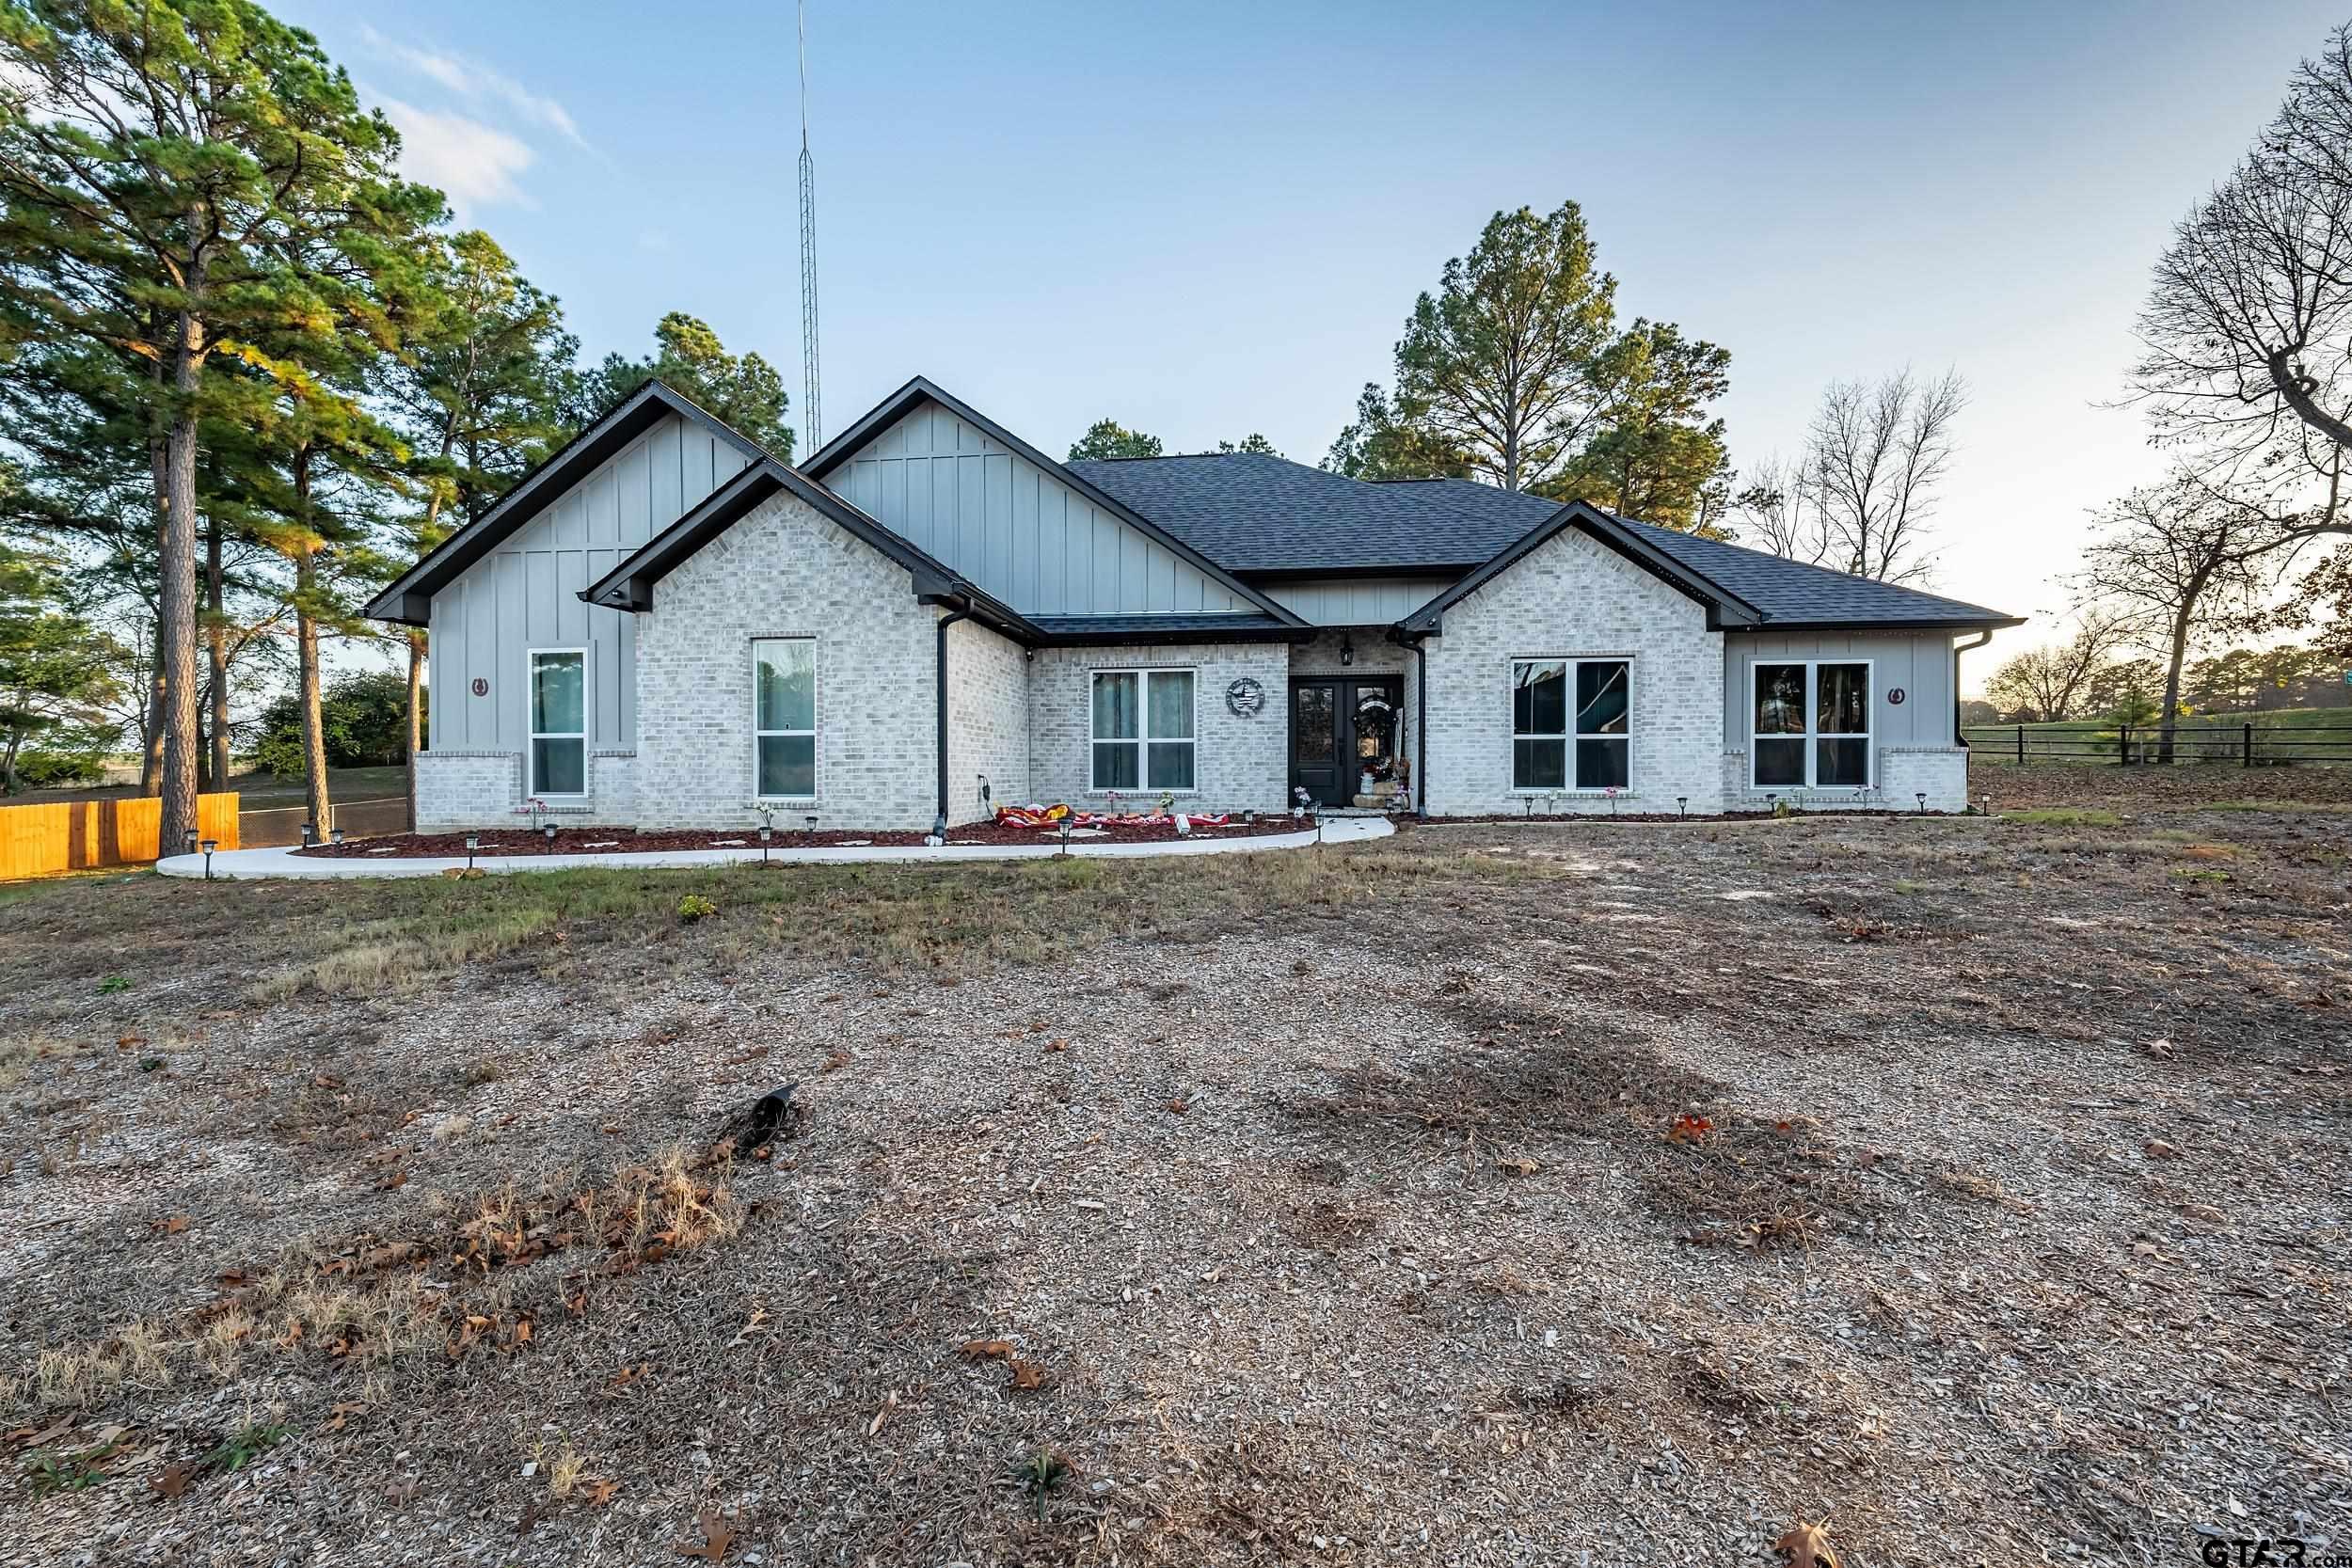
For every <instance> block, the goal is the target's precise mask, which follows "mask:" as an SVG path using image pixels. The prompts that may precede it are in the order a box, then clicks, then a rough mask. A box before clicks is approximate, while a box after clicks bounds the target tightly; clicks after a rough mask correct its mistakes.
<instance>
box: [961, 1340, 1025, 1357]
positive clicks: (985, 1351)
mask: <svg viewBox="0 0 2352 1568" xmlns="http://www.w3.org/2000/svg"><path fill="white" fill-rule="evenodd" d="M963 1354H964V1355H965V1357H966V1358H968V1359H970V1360H973V1361H1009V1360H1011V1359H1012V1355H1013V1347H1012V1341H1011V1340H1010V1339H966V1340H965V1341H964V1342H963Z"/></svg>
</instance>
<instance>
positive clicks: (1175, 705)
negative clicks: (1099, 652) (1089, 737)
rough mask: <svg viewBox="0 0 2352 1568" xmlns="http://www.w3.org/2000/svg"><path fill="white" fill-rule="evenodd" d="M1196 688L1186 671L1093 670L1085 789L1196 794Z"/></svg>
mask: <svg viewBox="0 0 2352 1568" xmlns="http://www.w3.org/2000/svg"><path fill="white" fill-rule="evenodd" d="M1195 684H1196V682H1195V678H1194V674H1193V672H1191V671H1190V670H1097V671H1096V672H1095V673H1094V702H1093V710H1094V727H1093V753H1094V761H1093V766H1092V768H1091V778H1090V780H1089V788H1092V789H1097V790H1103V789H1152V790H1158V789H1166V790H1189V789H1192V788H1194V787H1195V784H1194V780H1195V778H1196V776H1197V774H1196V769H1195V767H1194V752H1195V751H1196V750H1197V749H1198V746H1199V739H1198V727H1199V721H1198V716H1197V715H1196V713H1195V711H1194V704H1193V689H1194V686H1195Z"/></svg>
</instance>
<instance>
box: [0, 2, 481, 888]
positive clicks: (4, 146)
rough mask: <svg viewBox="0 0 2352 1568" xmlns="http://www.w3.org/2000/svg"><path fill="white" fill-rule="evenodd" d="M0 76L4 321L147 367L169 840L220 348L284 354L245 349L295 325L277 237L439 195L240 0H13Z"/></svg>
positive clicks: (180, 823) (378, 227)
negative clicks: (208, 424) (204, 461)
mask: <svg viewBox="0 0 2352 1568" xmlns="http://www.w3.org/2000/svg"><path fill="white" fill-rule="evenodd" d="M0 82H6V83H7V84H8V86H7V87H0V259H4V260H0V335H6V336H8V337H11V338H14V339H16V340H17V341H24V342H35V343H45V344H51V345H63V344H68V343H74V344H80V345H84V346H85V347H87V349H88V350H89V351H91V352H93V353H103V354H108V355H112V356H115V357H116V358H117V359H118V360H119V362H120V363H121V364H122V365H123V366H124V367H125V368H126V369H131V370H139V369H145V370H147V371H148V373H149V374H150V376H151V378H152V379H151V386H150V388H148V391H147V396H146V397H145V399H144V400H143V403H142V408H143V412H144V414H145V416H146V418H145V420H144V421H143V424H144V429H145V432H146V436H147V441H148V447H149V454H150V460H151V469H152V473H153V482H154V487H155V491H156V495H157V498H158V503H159V504H158V507H157V512H158V515H159V519H160V520H159V525H158V534H157V542H156V548H155V552H154V553H155V557H156V577H157V584H158V594H157V603H156V616H157V653H158V664H159V665H160V667H161V680H162V703H161V709H162V711H161V713H160V715H159V723H158V725H157V728H158V729H159V730H160V731H161V734H162V738H163V756H162V795H163V816H162V829H161V832H162V835H163V842H164V843H165V844H166V845H167V846H168V845H176V844H178V843H179V842H180V841H181V839H182V838H183V835H184V834H185V833H186V832H188V831H190V830H192V829H193V828H194V827H195V826H196V790H197V783H198V777H197V774H198V768H197V755H196V752H197V735H198V715H197V708H198V703H197V681H196V641H197V593H196V571H197V565H196V554H197V539H198V533H199V523H198V482H197V475H198V467H199V462H198V458H199V446H200V444H201V427H202V421H203V420H204V419H205V417H206V413H207V405H208V400H209V399H210V398H211V396H212V394H213V392H214V390H215V383H216V382H217V381H218V380H219V379H220V378H218V377H216V376H215V374H214V373H213V372H214V371H215V366H216V365H217V364H218V363H220V362H222V361H223V360H247V361H248V362H250V363H253V364H256V365H257V366H261V367H264V368H267V367H276V366H279V365H283V364H286V363H288V362H289V360H288V356H286V355H285V354H284V353H283V351H277V352H268V351H264V352H262V353H261V354H260V355H259V356H255V357H252V358H250V359H248V356H251V355H252V354H253V350H254V346H255V343H256V341H257V340H258V339H259V338H260V337H261V336H262V335H263V334H264V333H267V332H271V331H275V332H278V333H281V334H285V333H291V332H298V331H300V330H301V329H302V328H303V327H304V326H305V325H306V317H305V316H304V313H303V309H302V307H303V304H304V302H305V300H306V299H307V298H308V297H309V293H310V291H309V289H308V287H307V286H306V284H305V282H304V280H302V279H301V278H299V277H290V276H289V271H290V267H291V266H292V265H293V263H292V262H291V261H290V258H291V257H293V256H295V255H298V254H299V253H301V252H303V251H305V250H306V249H308V248H309V247H310V246H313V245H318V246H323V247H326V248H327V249H329V250H335V251H340V252H342V253H343V254H344V255H345V256H346V257H348V258H349V259H350V260H351V261H353V262H354V263H355V264H358V265H365V264H366V263H367V261H368V259H369V258H370V256H371V254H372V253H373V251H374V250H375V249H376V247H377V246H378V245H380V244H381V243H382V242H383V237H384V235H385V234H386V232H387V231H392V232H398V231H401V230H406V229H408V228H411V227H413V226H414V224H415V223H416V221H417V220H418V219H419V218H420V217H429V216H431V215H433V214H437V212H438V209H439V205H440V202H439V198H438V197H437V195H436V194H435V193H432V192H429V191H422V190H421V189H419V188H417V187H413V186H407V185H405V184H402V183H401V182H398V181H396V180H394V179H393V178H391V176H390V174H389V170H390V167H391V164H392V159H393V157H394V155H395V154H396V152H397V150H398V147H399V139H398V137H397V135H395V134H394V132H393V131H392V129H391V126H390V123H389V121H388V120H386V119H384V118H383V116H382V115H380V114H378V113H374V112H372V111H369V110H365V109H363V108H361V106H360V104H359V102H358V95H357V93H356V92H355V91H354V90H353V87H352V85H351V82H350V79H349V77H348V76H347V75H346V74H345V73H344V72H342V71H340V70H338V69H336V68H335V67H334V66H333V65H332V64H331V63H330V62H329V61H328V60H327V59H326V55H325V54H324V53H323V52H322V51H321V50H320V48H319V46H318V43H317V41H316V40H314V39H313V38H311V37H310V35H309V34H308V33H305V32H302V31H300V30H298V29H296V28H293V27H290V26H287V25H286V24H283V23H280V22H278V20H277V19H276V18H274V17H272V16H270V15H269V14H268V13H267V12H265V11H263V10H262V9H261V8H259V7H258V6H256V5H253V4H252V3H251V0H143V3H142V4H141V5H139V6H137V7H135V8H133V7H124V6H119V5H114V4H110V3H107V0H8V4H6V5H0ZM308 324H309V325H314V326H315V330H316V332H317V333H319V334H321V335H331V334H332V333H333V332H334V331H335V330H336V329H338V328H339V327H342V326H343V325H346V323H345V322H343V321H342V320H339V319H337V318H336V317H335V316H333V315H331V314H329V315H326V316H323V317H312V318H308Z"/></svg>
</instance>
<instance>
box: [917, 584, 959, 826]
mask: <svg viewBox="0 0 2352 1568" xmlns="http://www.w3.org/2000/svg"><path fill="white" fill-rule="evenodd" d="M920 598H921V599H922V602H923V603H925V604H928V605H938V606H940V607H942V608H944V609H946V608H947V607H950V606H952V605H953V604H954V603H955V601H954V600H953V599H951V598H950V597H948V596H947V595H946V594H922V595H920ZM971 618H972V605H971V601H970V600H968V599H967V600H965V601H964V603H963V605H962V607H961V608H960V609H947V613H946V614H945V615H942V616H941V617H940V618H939V740H938V744H939V815H938V816H935V817H933V818H932V819H931V837H933V838H935V839H937V840H939V841H940V842H941V843H942V844H945V843H946V841H947V628H948V627H949V626H954V625H955V624H956V623H957V622H958V621H968V620H970V619H971Z"/></svg>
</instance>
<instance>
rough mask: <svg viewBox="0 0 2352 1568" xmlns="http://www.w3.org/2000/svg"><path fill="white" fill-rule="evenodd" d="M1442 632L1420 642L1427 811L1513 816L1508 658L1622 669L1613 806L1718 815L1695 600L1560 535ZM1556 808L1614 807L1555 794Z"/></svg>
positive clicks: (1715, 671)
mask: <svg viewBox="0 0 2352 1568" xmlns="http://www.w3.org/2000/svg"><path fill="white" fill-rule="evenodd" d="M1444 626H1445V632H1444V635H1443V636H1441V637H1433V638H1431V639H1430V640H1429V641H1428V644H1427V647H1428V657H1429V778H1428V780H1427V781H1426V786H1427V790H1428V809H1429V810H1430V812H1431V813H1432V814H1434V815H1437V816H1475V815H1479V814H1482V813H1486V812H1513V813H1516V812H1518V810H1520V809H1521V807H1522V804H1523V801H1524V800H1525V797H1523V796H1522V795H1520V794H1518V793H1517V792H1515V791H1514V790H1513V789H1512V787H1511V661H1512V660H1513V659H1514V658H1529V657H1629V658H1630V659H1631V660H1632V666H1633V668H1632V722H1631V725H1630V733H1631V736H1632V744H1631V753H1632V755H1631V765H1630V772H1629V780H1630V783H1629V788H1628V789H1627V790H1626V791H1624V792H1621V793H1620V794H1619V796H1618V798H1617V799H1618V809H1620V810H1629V811H1653V812H1672V811H1674V810H1676V809H1677V808H1676V803H1675V798H1676V797H1677V796H1687V797H1689V800H1690V807H1689V809H1690V810H1691V812H1692V814H1693V815H1699V814H1704V813H1713V812H1719V811H1721V810H1722V809H1723V798H1724V646H1723V641H1724V640H1723V634H1722V633H1721V632H1716V631H1709V630H1708V629H1707V610H1706V607H1704V606H1703V605H1701V604H1700V603H1699V602H1698V601H1697V600H1695V599H1692V598H1691V597H1689V596H1688V595H1686V594H1683V593H1681V592H1680V591H1679V590H1677V589H1675V588H1672V587H1669V586H1668V585H1667V584H1666V583H1664V582H1661V580H1659V579H1658V578H1655V577H1653V576H1651V575H1650V574H1649V573H1648V572H1645V571H1644V570H1643V569H1642V568H1641V567H1639V566H1636V565H1634V564H1633V563H1632V562H1629V561H1627V560H1626V559H1625V558H1624V557H1622V556H1620V555H1618V554H1616V552H1614V551H1613V550H1611V549H1609V548H1608V547H1607V546H1604V545H1602V544H1600V543H1599V542H1597V540H1595V539H1593V538H1592V537H1590V536H1589V535H1587V534H1585V533H1583V532H1581V531H1578V530H1575V529H1569V530H1566V531H1563V532H1562V533H1560V534H1558V535H1557V536H1555V537H1553V538H1552V539H1549V540H1548V541H1546V542H1545V543H1544V544H1543V545H1541V546H1538V547H1537V548H1536V549H1535V550H1534V551H1533V552H1532V553H1531V554H1529V555H1528V556H1527V557H1526V558H1525V559H1523V560H1521V561H1519V562H1517V563H1516V564H1514V565H1513V566H1512V567H1511V568H1510V569H1509V570H1507V571H1505V572H1503V573H1502V575H1501V576H1500V577H1498V578H1495V579H1494V580H1493V581H1491V582H1489V583H1487V584H1486V586H1485V587H1484V588H1481V589H1480V590H1478V591H1477V592H1476V593H1474V594H1471V595H1470V597H1468V598H1466V599H1464V600H1463V601H1462V602H1460V603H1459V604H1456V605H1455V606H1454V607H1453V608H1452V609H1451V610H1447V611H1446V612H1445V621H1444ZM1358 646H1359V649H1360V648H1361V647H1362V644H1361V643H1360V642H1359V644H1358ZM1559 809H1560V810H1562V811H1577V812H1604V813H1605V812H1607V811H1608V810H1609V809H1610V806H1609V802H1608V800H1606V798H1604V797H1602V796H1600V795H1597V794H1592V795H1585V794H1569V793H1563V794H1562V795H1561V796H1560V799H1559Z"/></svg>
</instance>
